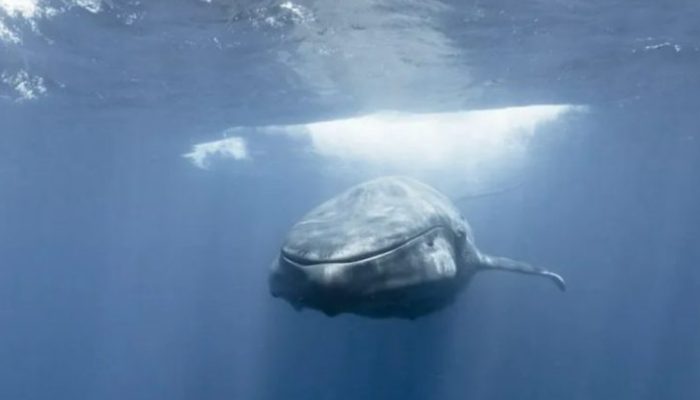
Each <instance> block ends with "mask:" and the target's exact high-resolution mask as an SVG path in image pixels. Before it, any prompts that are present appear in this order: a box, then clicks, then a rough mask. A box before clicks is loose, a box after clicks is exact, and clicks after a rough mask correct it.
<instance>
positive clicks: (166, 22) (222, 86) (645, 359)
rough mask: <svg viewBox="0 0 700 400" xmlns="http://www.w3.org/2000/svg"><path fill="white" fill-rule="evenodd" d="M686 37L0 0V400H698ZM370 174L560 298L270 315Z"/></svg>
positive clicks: (278, 5) (694, 102) (505, 10)
mask: <svg viewBox="0 0 700 400" xmlns="http://www.w3.org/2000/svg"><path fill="white" fill-rule="evenodd" d="M336 3H337V4H336ZM345 3H348V4H345ZM32 6H33V8H32ZM51 10H53V11H51ZM698 18H700V5H698V4H697V2H695V1H675V2H673V4H670V3H669V4H666V3H662V2H655V1H650V0H649V1H637V2H634V4H632V3H630V2H611V1H588V2H579V1H536V2H528V3H527V4H524V3H523V2H517V1H505V0H499V1H488V2H486V1H472V2H457V1H437V0H428V1H408V0H407V1H398V0H396V1H392V0H372V1H370V0H362V1H356V2H343V4H340V2H329V1H294V2H281V1H260V2H234V1H217V0H212V1H210V2H206V1H195V0H187V1H185V0H179V1H167V2H166V1H148V2H145V1H117V0H112V1H103V2H100V1H98V0H93V1H88V0H83V1H49V0H47V1H39V2H37V1H14V2H13V1H9V0H5V1H4V2H3V1H0V71H1V73H0V75H1V76H0V399H8V400H15V399H17V400H19V399H71V400H74V399H169V400H174V399H305V400H312V399H324V400H326V399H360V398H374V399H402V400H408V399H489V400H492V399H581V400H584V399H586V400H588V399H634V400H641V399H650V400H651V399H654V400H656V399H674V400H676V399H678V400H684V399H689V400H692V399H698V398H700V335H699V334H698V332H700V306H699V305H700V269H698V266H699V265H700V242H699V239H698V238H700V206H699V204H700V184H699V182H700V180H699V178H698V175H699V174H698V173H699V171H700V136H699V132H698V126H699V119H698V109H700V90H698V89H700V72H698V71H700V29H698V25H697V21H698ZM537 105H548V107H550V108H546V109H545V111H543V113H544V114H546V115H548V116H549V117H547V116H543V115H544V114H537V115H539V116H537V115H535V114H536V113H535V112H534V111H533V110H534V109H533V108H532V107H531V106H537ZM507 107H519V108H517V109H516V110H520V112H522V115H521V116H520V117H517V118H516V117H513V115H514V114H512V112H513V111H512V110H513V109H512V108H507ZM504 108H506V109H505V111H504ZM484 110H486V111H484ZM489 110H491V111H493V110H495V111H493V112H494V113H492V114H489V113H488V112H489ZM509 110H510V111H509ZM557 110H558V111H557ZM387 112H388V114H387ZM392 113H393V114H392ZM484 113H485V114H484ZM368 115H369V116H373V117H372V118H374V117H376V120H377V121H380V122H377V123H376V124H373V123H370V122H367V120H362V119H361V118H362V117H363V116H368ZM426 115H429V116H431V117H429V118H428V117H425V116H426ZM358 118H360V119H359V120H358ZM412 118H413V119H412ZM415 118H418V119H415ZM462 118H463V119H462ZM509 118H510V119H509ZM506 120H507V121H510V122H509V123H508V124H505V125H506V126H505V127H500V128H499V126H500V125H499V124H500V123H501V122H503V121H506ZM319 121H330V124H329V125H323V126H321V127H319V125H314V123H317V122H319ZM358 121H359V122H358ZM373 121H374V120H373ZM387 121H388V122H387ZM406 121H408V122H406ZM421 124H422V125H421ZM416 126H418V127H419V128H417V129H416V131H414V130H412V127H416ZM324 127H325V128H324ZM391 129H396V132H394V133H393V134H395V135H398V136H386V135H387V134H388V132H389V130H391ZM368 132H369V133H370V134H369V135H367V133H368ZM479 133H481V134H483V137H482V136H478V135H477V134H479ZM329 135H330V136H329ZM333 135H335V136H333ZM357 138H359V139H357ZM375 138H384V139H382V140H379V139H377V140H379V141H375ZM494 138H501V139H503V140H500V139H499V140H495V139H494ZM231 139H233V140H234V141H233V142H231V141H228V142H226V140H231ZM221 140H223V141H224V142H218V141H221ZM202 143H229V144H231V145H232V146H234V147H235V146H238V145H241V146H242V147H241V146H239V147H235V148H229V151H224V150H221V148H219V152H218V153H216V152H212V153H206V154H204V155H203V157H204V158H203V160H204V161H202V163H200V164H197V163H196V162H195V161H196V160H195V158H193V157H188V156H185V155H187V154H192V153H193V152H194V151H195V148H194V147H193V146H194V145H196V144H202ZM387 173H402V174H406V175H411V176H415V177H418V178H420V179H422V180H424V181H426V182H429V183H431V184H433V185H435V186H437V187H439V188H440V189H441V190H443V191H445V193H446V194H448V195H449V196H451V197H452V198H455V199H457V198H461V200H460V201H459V202H458V205H459V207H460V209H461V210H462V211H463V213H464V215H465V216H466V217H467V218H468V219H469V221H470V223H471V225H472V228H473V230H474V233H475V236H476V240H477V243H478V245H479V246H480V248H483V249H484V250H486V251H488V252H491V253H496V254H500V255H507V256H511V257H517V258H519V259H524V260H527V261H530V262H532V263H535V264H538V265H543V266H546V267H548V268H551V269H552V270H555V271H557V272H559V273H561V274H562V275H563V276H565V278H566V279H567V282H568V284H569V290H568V291H567V292H566V293H560V292H558V291H556V290H555V289H554V288H552V287H551V285H550V284H549V282H542V280H538V279H534V278H525V277H522V276H511V275H508V274H497V273H493V274H487V273H484V274H483V275H478V276H477V277H476V278H475V279H474V281H473V282H472V284H471V285H470V287H469V288H468V290H467V291H466V292H465V293H463V294H462V295H461V296H460V297H459V298H458V300H457V302H456V303H455V304H454V305H453V306H452V307H450V308H448V309H446V310H444V311H442V312H439V313H436V314H433V315H430V316H427V317H424V318H421V319H418V320H415V321H401V320H370V319H364V318H361V317H355V316H349V315H343V316H338V317H335V318H329V317H326V316H324V315H322V314H320V313H317V312H314V311H311V310H305V311H302V312H297V311H295V310H293V309H292V308H291V307H289V305H287V304H286V303H284V302H283V301H280V300H278V299H274V298H272V297H271V296H270V295H269V293H268V288H267V273H268V268H269V266H270V264H271V262H272V260H273V258H274V257H275V255H276V254H277V252H278V251H279V246H280V244H281V243H282V241H283V239H284V236H285V234H286V232H287V231H288V229H289V228H290V227H291V225H292V224H294V222H296V221H297V220H298V219H299V218H300V217H301V216H302V215H303V214H304V213H305V212H306V211H308V210H309V209H310V208H312V207H313V206H315V205H316V204H318V203H319V202H320V201H322V200H324V199H326V198H328V197H329V196H332V195H334V194H336V193H337V192H339V191H340V190H342V189H344V188H346V187H348V186H349V185H351V184H353V183H357V182H361V181H363V180H365V179H369V178H371V177H374V176H378V175H382V174H387ZM502 188H508V189H507V190H500V189H502ZM491 191H497V192H501V193H500V194H497V195H493V196H487V197H479V196H478V195H479V194H480V193H485V192H491ZM463 196H466V197H463Z"/></svg>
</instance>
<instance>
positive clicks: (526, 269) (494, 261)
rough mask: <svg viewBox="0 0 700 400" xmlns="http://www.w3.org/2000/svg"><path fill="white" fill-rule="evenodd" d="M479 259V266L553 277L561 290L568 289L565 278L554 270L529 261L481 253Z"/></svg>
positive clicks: (487, 268)
mask: <svg viewBox="0 0 700 400" xmlns="http://www.w3.org/2000/svg"><path fill="white" fill-rule="evenodd" d="M479 259H480V263H479V267H480V268H481V269H483V270H499V271H509V272H518V273H521V274H528V275H539V276H544V277H547V278H549V279H551V280H552V281H553V282H554V283H555V284H556V285H557V287H558V288H559V289H560V290H562V291H565V290H566V282H565V281H564V278H562V277H561V276H560V275H558V274H555V273H554V272H551V271H547V270H546V269H543V268H539V267H534V266H532V265H530V264H528V263H524V262H522V261H516V260H511V259H510V258H507V257H496V256H489V255H486V254H481V255H480V257H479Z"/></svg>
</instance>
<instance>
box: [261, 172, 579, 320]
mask: <svg viewBox="0 0 700 400" xmlns="http://www.w3.org/2000/svg"><path fill="white" fill-rule="evenodd" d="M484 270H501V271H510V272H519V273H523V274H530V275H537V276H542V277H545V278H548V279H550V280H552V281H553V282H554V283H555V284H556V285H557V287H558V288H559V289H561V290H565V288H566V285H565V283H564V279H563V278H562V277H561V276H559V275H557V274H555V273H553V272H550V271H547V270H545V269H542V268H537V267H534V266H531V265H529V264H526V263H524V262H520V261H515V260H511V259H509V258H505V257H496V256H490V255H486V254H484V253H482V252H480V251H479V250H478V249H477V248H476V246H475V245H474V237H473V236H472V233H471V229H470V227H469V225H468V223H467V221H466V220H465V219H464V218H462V216H461V215H460V213H459V211H458V210H457V208H456V207H455V206H454V205H453V204H452V202H451V201H450V200H449V199H448V198H447V197H445V196H444V195H442V194H441V193H439V192H438V191H437V190H435V189H433V188H431V187H430V186H427V185H425V184H423V183H421V182H418V181H416V180H414V179H410V178H405V177H394V176H391V177H384V178H378V179H374V180H371V181H368V182H365V183H362V184H359V185H357V186H354V187H352V188H350V189H348V190H346V191H345V192H343V193H341V194H339V195H338V196H336V197H334V198H332V199H330V200H328V201H326V202H325V203H323V204H321V205H319V206H318V207H316V208H315V209H313V210H311V211H310V212H309V213H308V214H307V215H306V216H305V217H303V218H302V220H301V221H299V222H298V223H297V224H296V225H294V226H293V227H292V229H291V230H290V232H289V234H288V235H287V238H286V240H285V242H284V244H283V246H282V249H281V251H280V254H279V255H278V257H277V258H276V259H275V261H274V262H273V265H272V269H271V272H270V276H269V287H270V292H271V294H272V295H273V296H274V297H281V298H283V299H285V300H286V301H288V302H289V303H290V304H291V305H292V306H293V307H294V308H295V309H297V310H299V309H302V308H312V309H316V310H319V311H321V312H323V313H325V314H326V315H329V316H335V315H338V314H341V313H351V314H357V315H362V316H366V317H372V318H392V317H394V318H406V319H414V318H417V317H420V316H423V315H426V314H429V313H432V312H435V311H438V310H440V309H443V308H444V307H446V306H448V305H450V304H451V303H452V302H453V301H454V299H455V296H456V295H457V294H458V293H459V292H460V291H461V290H462V289H464V288H465V287H466V285H467V283H468V282H469V280H470V279H471V278H472V276H474V274H475V273H476V272H479V271H484Z"/></svg>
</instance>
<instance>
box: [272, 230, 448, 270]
mask: <svg viewBox="0 0 700 400" xmlns="http://www.w3.org/2000/svg"><path fill="white" fill-rule="evenodd" d="M446 228H447V227H446V226H443V225H435V226H433V227H430V228H428V229H425V230H423V231H421V232H419V233H417V234H415V235H413V236H411V237H408V238H406V239H405V240H402V241H401V242H399V243H396V244H392V245H391V246H387V247H382V248H379V249H377V250H375V251H370V252H367V253H364V254H358V255H354V256H349V257H336V258H328V259H325V260H309V259H305V258H302V257H299V256H295V255H292V254H289V252H287V251H285V249H282V257H284V258H285V259H287V260H288V261H291V262H292V263H294V264H297V265H299V266H303V267H308V266H313V265H321V264H346V263H355V262H361V261H368V260H370V259H372V258H378V257H382V256H385V255H388V254H390V253H392V252H394V251H396V250H398V249H400V248H401V247H403V246H406V245H407V244H409V243H411V242H413V241H414V240H416V239H418V238H420V237H422V236H425V235H428V234H430V233H431V232H433V231H436V230H438V229H446Z"/></svg>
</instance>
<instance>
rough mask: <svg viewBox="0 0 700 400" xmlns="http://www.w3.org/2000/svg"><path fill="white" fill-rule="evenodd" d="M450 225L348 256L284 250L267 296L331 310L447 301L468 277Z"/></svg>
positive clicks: (431, 305) (412, 307)
mask: <svg viewBox="0 0 700 400" xmlns="http://www.w3.org/2000/svg"><path fill="white" fill-rule="evenodd" d="M455 241H456V239H455V238H454V237H453V236H452V235H451V233H450V231H448V230H446V229H444V228H441V227H436V228H435V229H433V230H430V231H428V232H426V233H425V234H423V235H421V236H419V237H415V238H413V239H411V240H409V241H407V242H406V243H404V244H402V245H401V246H399V247H397V248H395V249H393V250H391V251H389V252H386V253H383V254H380V255H373V256H371V257H368V258H366V259H360V260H356V261H352V262H341V263H338V262H329V263H316V264H300V263H298V262H295V261H293V260H290V259H289V258H287V257H285V256H284V255H280V257H279V258H278V259H277V260H276V261H275V263H274V265H273V270H272V274H271V275H270V281H269V284H270V291H271V293H272V295H273V296H275V297H281V298H283V299H285V300H287V301H288V302H289V303H290V304H291V305H292V306H294V307H295V308H297V309H302V308H312V309H316V310H319V311H321V312H323V313H325V314H326V315H330V316H334V315H338V314H342V313H352V314H358V315H363V316H367V317H374V318H390V317H396V318H410V319H413V318H417V317H419V316H421V315H425V314H428V313H431V312H434V311H437V310H439V309H441V308H443V307H445V306H447V305H449V304H450V303H452V301H453V300H454V298H455V295H456V294H457V293H458V292H459V290H460V289H461V288H462V286H463V285H464V282H465V281H466V280H467V278H468V276H467V275H468V274H467V273H466V272H467V271H465V270H464V269H465V268H464V266H463V265H462V264H463V263H462V262H460V259H459V257H458V254H460V251H459V250H456V248H459V246H455Z"/></svg>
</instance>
